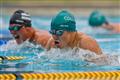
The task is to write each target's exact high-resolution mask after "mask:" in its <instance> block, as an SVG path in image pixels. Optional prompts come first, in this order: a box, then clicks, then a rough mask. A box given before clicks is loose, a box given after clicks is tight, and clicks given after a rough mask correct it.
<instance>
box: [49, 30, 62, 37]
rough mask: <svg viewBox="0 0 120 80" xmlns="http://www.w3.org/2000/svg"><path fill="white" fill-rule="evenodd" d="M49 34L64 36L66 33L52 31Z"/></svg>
mask: <svg viewBox="0 0 120 80" xmlns="http://www.w3.org/2000/svg"><path fill="white" fill-rule="evenodd" d="M49 32H50V34H52V35H56V36H62V35H63V33H64V31H63V30H51V31H49Z"/></svg>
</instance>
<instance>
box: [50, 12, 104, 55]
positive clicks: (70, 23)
mask: <svg viewBox="0 0 120 80" xmlns="http://www.w3.org/2000/svg"><path fill="white" fill-rule="evenodd" d="M50 33H51V34H52V37H53V39H54V44H55V47H57V48H61V49H62V48H75V47H77V48H82V49H84V50H89V51H92V52H95V53H96V54H97V55H100V54H102V51H101V48H100V47H99V45H98V44H97V42H96V40H95V39H93V38H91V37H90V36H88V35H86V34H84V33H82V32H78V31H77V30H76V21H75V18H74V16H73V15H72V14H71V13H69V12H68V11H65V10H63V11H61V12H60V13H58V14H57V15H56V16H55V17H54V18H53V19H52V22H51V29H50ZM51 41H52V40H51Z"/></svg>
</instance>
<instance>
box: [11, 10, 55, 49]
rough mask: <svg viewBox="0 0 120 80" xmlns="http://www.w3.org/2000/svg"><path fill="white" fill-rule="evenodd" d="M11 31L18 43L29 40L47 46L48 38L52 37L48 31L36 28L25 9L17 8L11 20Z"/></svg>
mask: <svg viewBox="0 0 120 80" xmlns="http://www.w3.org/2000/svg"><path fill="white" fill-rule="evenodd" d="M9 31H10V33H11V34H12V36H13V37H14V39H15V40H16V43H17V44H22V43H23V42H24V41H26V40H28V41H29V42H31V43H33V44H40V45H41V46H42V47H44V48H46V45H47V43H48V40H49V39H50V38H52V36H51V35H50V34H49V32H48V31H44V30H36V29H34V28H33V27H32V24H31V18H30V15H29V14H28V13H27V12H25V11H23V10H17V11H15V12H14V13H13V15H12V17H11V18H10V22H9ZM52 46H53V45H52V44H51V47H52Z"/></svg>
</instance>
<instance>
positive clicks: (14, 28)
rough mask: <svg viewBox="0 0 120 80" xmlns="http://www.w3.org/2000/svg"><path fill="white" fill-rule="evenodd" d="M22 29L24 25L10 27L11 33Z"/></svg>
mask: <svg viewBox="0 0 120 80" xmlns="http://www.w3.org/2000/svg"><path fill="white" fill-rule="evenodd" d="M21 28H22V25H12V26H10V27H9V30H10V31H12V30H13V31H19V30H20V29H21Z"/></svg>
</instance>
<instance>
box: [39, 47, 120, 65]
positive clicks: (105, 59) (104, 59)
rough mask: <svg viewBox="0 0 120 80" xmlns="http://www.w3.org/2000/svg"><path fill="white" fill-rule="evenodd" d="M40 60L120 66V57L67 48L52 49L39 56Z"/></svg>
mask: <svg viewBox="0 0 120 80" xmlns="http://www.w3.org/2000/svg"><path fill="white" fill-rule="evenodd" d="M38 58H40V59H42V58H44V59H46V61H49V62H51V61H52V62H53V61H59V60H69V61H78V62H81V61H87V62H89V65H90V64H95V65H110V66H119V65H120V56H119V55H110V54H105V55H96V54H95V53H94V52H91V51H89V50H83V49H80V48H74V49H71V48H67V49H55V48H52V49H51V50H50V51H45V52H42V53H41V54H39V55H38Z"/></svg>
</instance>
